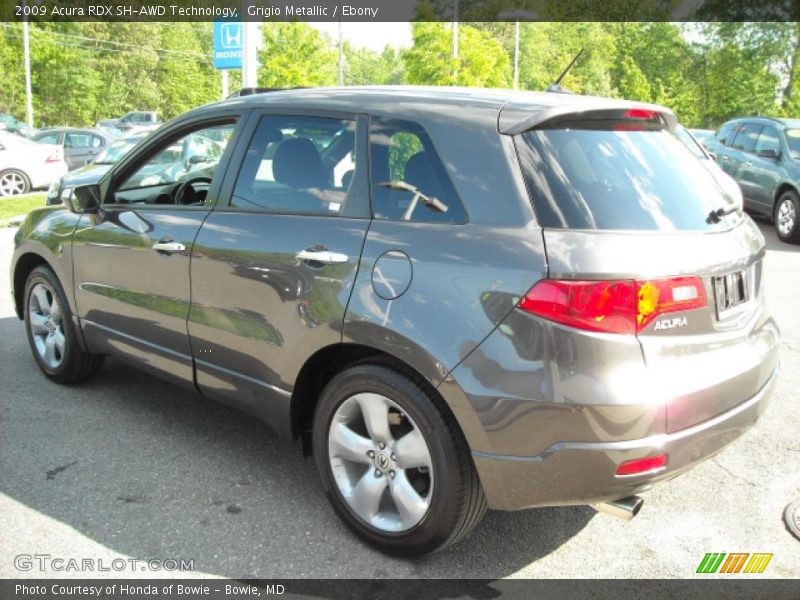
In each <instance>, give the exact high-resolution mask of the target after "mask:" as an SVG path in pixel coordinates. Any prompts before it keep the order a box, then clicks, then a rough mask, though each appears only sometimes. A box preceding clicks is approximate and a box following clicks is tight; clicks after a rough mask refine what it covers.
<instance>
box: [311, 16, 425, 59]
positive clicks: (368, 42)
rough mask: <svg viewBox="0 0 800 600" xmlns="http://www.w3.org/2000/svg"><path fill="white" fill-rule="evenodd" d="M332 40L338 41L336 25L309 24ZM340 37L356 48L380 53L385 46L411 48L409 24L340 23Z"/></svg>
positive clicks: (337, 26) (337, 27) (337, 25)
mask: <svg viewBox="0 0 800 600" xmlns="http://www.w3.org/2000/svg"><path fill="white" fill-rule="evenodd" d="M309 24H310V25H311V26H312V27H315V28H317V29H319V30H320V31H324V32H325V33H327V34H328V35H329V36H330V37H331V39H332V40H334V41H336V40H338V39H339V24H338V23H309ZM342 35H343V36H344V39H346V40H347V41H349V42H350V43H351V44H353V45H354V46H356V47H360V48H369V49H370V50H375V51H377V52H380V51H381V50H383V48H384V46H386V44H389V45H390V46H394V47H395V48H408V47H409V46H411V24H410V23H342Z"/></svg>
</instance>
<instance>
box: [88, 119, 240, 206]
mask: <svg viewBox="0 0 800 600" xmlns="http://www.w3.org/2000/svg"><path fill="white" fill-rule="evenodd" d="M249 112H250V111H249V110H234V111H230V110H226V111H224V112H219V113H216V114H213V115H211V114H207V115H203V116H201V117H196V118H194V119H192V120H180V121H177V122H175V123H172V124H171V125H168V126H165V127H163V128H162V129H159V130H157V131H155V132H153V133H152V134H151V136H150V137H148V138H147V144H146V145H145V146H143V147H142V148H140V149H138V150H136V151H132V152H129V153H128V154H127V155H125V156H124V157H122V159H121V160H120V161H119V162H118V163H117V164H116V165H115V166H114V167H112V169H111V170H110V171H109V172H108V173H107V174H106V175H104V176H103V178H102V179H101V180H100V191H101V194H100V197H101V198H102V199H103V201H102V203H101V206H102V207H103V210H104V211H109V210H132V209H136V210H143V209H146V210H175V209H179V210H182V211H197V210H202V211H209V210H213V209H214V208H215V206H216V203H217V199H218V198H219V191H220V188H221V185H222V182H223V181H224V177H225V175H226V173H227V169H228V165H229V164H230V160H231V156H232V155H233V153H234V150H235V148H236V147H237V146H238V140H239V138H240V137H241V135H242V131H243V129H244V126H245V124H246V122H247V120H248V116H249ZM227 123H230V124H234V128H233V134H232V135H231V138H230V140H228V144H227V145H226V147H225V151H224V152H223V154H222V158H220V161H219V163H218V164H217V171H216V172H215V173H214V180H213V181H212V183H211V186H210V187H209V188H208V194H207V196H206V197H207V198H211V200H210V201H208V202H206V203H204V204H203V206H186V205H178V204H144V205H139V204H134V205H131V204H114V203H108V202H107V201H106V199H107V198H109V195H110V194H111V192H112V190H116V188H117V186H118V185H120V184H121V183H123V182H124V181H125V180H126V179H127V178H128V177H129V176H130V175H132V174H133V173H134V172H135V170H136V169H137V168H140V167H141V166H143V164H142V162H140V161H147V160H149V159H151V158H152V157H153V156H155V155H156V154H157V153H158V151H159V149H161V148H162V147H163V146H162V144H163V143H164V142H166V143H167V144H169V143H172V142H174V141H176V140H178V139H180V138H181V137H183V136H184V135H187V134H188V133H191V132H192V131H197V130H198V129H200V128H203V127H213V126H215V125H225V124H227ZM137 143H138V142H137Z"/></svg>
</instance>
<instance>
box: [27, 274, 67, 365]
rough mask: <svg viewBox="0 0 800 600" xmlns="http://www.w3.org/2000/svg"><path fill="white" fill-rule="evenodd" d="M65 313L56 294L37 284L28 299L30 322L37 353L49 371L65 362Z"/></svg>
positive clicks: (45, 286) (43, 285)
mask: <svg viewBox="0 0 800 600" xmlns="http://www.w3.org/2000/svg"><path fill="white" fill-rule="evenodd" d="M62 317H63V312H62V310H61V304H60V303H59V301H58V297H57V296H56V294H55V292H54V291H53V290H52V288H50V287H49V286H47V285H45V284H44V283H37V284H36V285H35V286H33V289H31V293H30V296H29V297H28V322H29V324H30V329H31V336H32V338H33V344H34V347H35V348H36V353H37V354H38V355H39V358H40V359H41V360H42V362H43V363H44V364H45V365H46V366H47V367H48V368H49V369H57V368H58V367H59V366H60V365H61V363H62V362H64V352H65V348H66V338H65V337H64V326H63V322H62Z"/></svg>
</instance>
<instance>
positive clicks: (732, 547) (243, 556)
mask: <svg viewBox="0 0 800 600" xmlns="http://www.w3.org/2000/svg"><path fill="white" fill-rule="evenodd" d="M760 226H761V229H762V231H764V233H765V236H766V237H767V239H768V248H769V249H768V253H767V257H766V262H765V282H766V286H767V288H766V289H767V304H768V307H769V309H770V310H771V312H772V313H773V315H774V316H775V318H776V320H777V321H778V324H779V326H780V328H781V331H782V334H783V336H782V342H781V366H782V371H781V375H780V379H779V382H778V385H777V390H776V392H775V394H774V396H773V398H772V401H771V404H770V406H769V407H768V409H767V411H766V413H765V415H764V416H763V418H762V419H761V420H760V421H759V422H758V424H757V425H756V427H755V428H754V429H753V430H751V431H750V432H748V433H747V434H746V435H745V436H743V437H742V438H740V439H739V440H737V441H736V442H735V443H734V444H732V445H731V446H730V447H729V448H727V449H726V450H725V451H724V452H722V453H721V454H719V455H717V456H716V457H715V458H714V459H712V460H710V461H706V462H705V463H703V464H701V465H700V466H698V467H697V468H695V469H694V470H692V471H691V472H689V473H688V474H686V475H683V476H682V477H679V478H677V479H674V480H672V481H670V482H667V483H665V484H662V485H660V486H657V487H655V488H654V489H652V490H651V491H649V492H646V493H645V494H643V497H644V498H645V504H644V508H643V509H642V511H641V513H640V514H639V516H638V517H636V518H635V519H634V520H633V521H631V522H628V523H626V522H622V521H619V520H616V519H614V518H613V517H610V516H606V515H601V514H598V513H596V512H595V511H594V510H593V509H591V508H588V507H568V508H547V509H538V510H529V511H523V512H516V513H503V512H491V513H489V514H488V515H487V517H486V518H485V519H484V521H483V523H482V524H481V525H480V526H479V528H478V529H477V530H476V531H475V532H474V533H473V534H472V535H471V536H470V537H469V538H468V539H466V540H464V541H463V542H461V543H460V544H458V545H456V546H454V547H451V548H449V549H447V550H445V551H443V552H441V553H439V554H436V555H433V556H429V557H426V558H421V559H416V560H400V559H394V558H389V557H386V556H384V555H382V554H380V553H378V552H375V551H373V550H371V549H370V548H368V547H367V546H365V545H363V544H362V543H361V542H359V541H358V540H357V539H356V538H355V537H354V536H353V535H352V534H350V532H349V531H348V530H347V529H346V528H345V527H344V526H343V525H342V524H341V523H340V522H339V520H338V519H337V518H336V516H335V514H334V513H333V510H332V509H331V508H330V507H329V505H328V504H327V501H326V500H325V498H324V496H323V494H322V492H321V488H320V485H319V482H318V480H317V475H316V472H315V470H314V464H313V462H312V460H310V459H304V458H302V456H301V453H300V449H299V446H298V445H297V444H293V443H291V442H287V441H285V440H282V439H280V438H278V437H277V436H276V435H275V434H273V433H272V432H271V431H270V429H269V428H268V427H267V426H266V425H263V424H260V423H258V422H255V421H254V420H253V419H252V418H250V417H248V416H247V415H244V414H241V413H238V412H235V411H234V410H232V409H229V408H226V407H224V406H221V405H217V404H215V403H213V402H211V401H209V400H206V399H204V398H202V397H201V396H199V395H196V394H192V393H189V392H186V391H183V390H181V389H179V388H175V387H173V386H171V385H168V384H165V383H162V382H160V381H159V380H157V379H154V378H152V377H149V376H147V375H143V374H142V373H140V372H137V371H135V370H134V369H132V368H130V367H128V366H126V365H124V364H122V363H120V362H118V361H113V360H110V361H108V363H107V364H106V367H105V368H104V369H103V371H102V372H101V374H100V375H99V376H98V377H97V378H96V379H94V380H92V381H91V382H89V383H86V384H84V385H80V386H76V387H63V386H59V385H56V384H54V383H51V382H49V381H48V380H47V379H46V378H45V377H44V376H42V375H41V374H40V372H39V371H38V369H37V367H36V364H35V363H34V360H33V358H32V357H31V354H30V351H29V349H28V345H27V341H26V338H25V331H24V328H23V324H22V323H21V322H20V321H19V320H17V318H16V316H15V315H14V313H13V309H12V306H11V302H10V298H9V293H8V292H9V282H8V273H7V271H8V265H9V259H10V254H11V246H12V240H13V233H14V232H13V230H10V229H8V230H0V340H2V343H0V532H2V534H0V578H6V577H9V578H11V577H87V576H88V577H104V576H111V577H119V576H126V577H153V576H156V577H168V576H172V575H175V576H192V577H206V576H210V577H232V578H253V577H255V578H276V577H280V578H291V577H376V578H385V577H419V578H425V577H440V578H446V577H459V578H460V577H464V578H491V579H495V578H502V577H565V578H577V577H609V578H616V577H648V578H650V577H695V576H696V575H695V571H696V569H697V567H698V565H699V563H700V561H701V560H702V559H703V556H704V555H705V553H707V552H728V553H731V552H751V553H754V552H767V553H772V554H773V558H772V561H771V562H770V563H769V565H768V568H767V569H766V571H765V572H764V574H763V575H758V576H757V577H800V541H798V540H796V539H795V538H794V537H792V536H791V534H790V533H789V532H788V531H787V529H786V527H785V526H784V523H783V521H782V513H783V509H784V507H785V506H786V505H787V504H788V503H789V502H790V501H792V500H795V499H798V498H800V399H799V398H798V394H797V390H798V389H800V312H799V311H798V306H799V305H800V246H789V245H786V244H782V243H780V242H779V241H778V240H777V239H776V237H775V234H774V233H773V231H772V229H771V227H770V226H769V225H767V224H764V223H761V224H760ZM43 555H47V556H49V557H50V558H42V556H43ZM20 556H22V557H23V558H22V559H20V558H19V557H20ZM25 557H29V558H28V559H27V560H26V558H25ZM59 558H60V559H62V560H63V562H56V560H55V559H59ZM131 558H137V559H154V560H162V561H169V560H176V561H180V560H184V561H193V567H194V569H193V571H191V572H185V573H181V572H175V571H165V570H154V569H153V568H151V567H150V566H148V565H146V564H141V563H136V564H135V566H132V563H131V561H130V560H129V559H131ZM69 559H75V561H77V562H76V563H69V562H68V561H69ZM85 559H88V560H89V561H91V564H92V565H93V569H94V570H91V569H86V567H85V565H86V564H89V563H83V564H84V567H83V568H84V570H77V569H76V570H72V569H70V566H71V565H73V564H76V565H77V564H80V563H81V561H83V560H85ZM114 560H116V561H117V562H113V561H114ZM123 563H125V565H126V566H125V567H124V569H122V570H121V571H117V570H116V569H117V568H118V567H121V566H122V565H123ZM155 566H157V565H155ZM165 566H174V565H173V564H172V563H169V562H167V563H166V564H165ZM29 567H30V568H29ZM101 568H106V569H108V570H105V571H101V570H98V569H101ZM703 577H714V576H711V575H704V576H703ZM742 577H743V576H742ZM749 577H753V576H749Z"/></svg>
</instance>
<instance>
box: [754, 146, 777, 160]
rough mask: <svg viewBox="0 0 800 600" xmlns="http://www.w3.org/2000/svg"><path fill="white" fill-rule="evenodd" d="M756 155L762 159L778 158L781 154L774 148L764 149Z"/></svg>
mask: <svg viewBox="0 0 800 600" xmlns="http://www.w3.org/2000/svg"><path fill="white" fill-rule="evenodd" d="M758 155H759V156H761V157H763V158H778V157H779V156H780V155H781V153H780V151H779V150H777V149H775V148H764V149H763V150H760V151H759V152H758Z"/></svg>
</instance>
